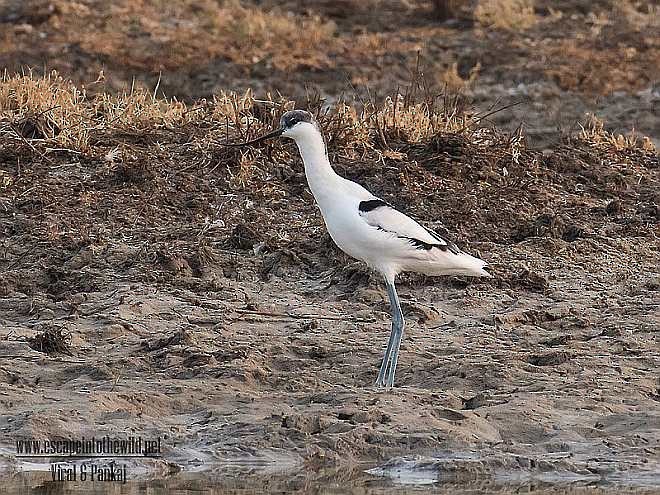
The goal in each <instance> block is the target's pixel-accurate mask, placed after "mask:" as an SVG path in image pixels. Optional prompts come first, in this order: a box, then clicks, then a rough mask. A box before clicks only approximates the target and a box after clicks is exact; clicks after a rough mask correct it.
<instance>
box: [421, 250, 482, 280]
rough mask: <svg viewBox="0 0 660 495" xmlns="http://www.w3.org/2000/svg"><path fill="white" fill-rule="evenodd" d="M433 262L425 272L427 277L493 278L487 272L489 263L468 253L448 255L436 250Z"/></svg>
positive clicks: (427, 266) (423, 271) (426, 267)
mask: <svg viewBox="0 0 660 495" xmlns="http://www.w3.org/2000/svg"><path fill="white" fill-rule="evenodd" d="M435 251H436V253H434V254H435V256H434V259H433V261H432V262H431V263H430V264H427V265H426V266H425V267H424V268H425V269H423V270H419V271H421V272H422V273H426V274H427V275H466V276H469V277H485V278H492V275H491V274H490V273H488V272H487V271H486V268H487V266H488V265H487V263H486V262H485V261H483V260H480V259H479V258H475V257H474V256H471V255H469V254H467V253H464V252H462V251H461V252H460V253H459V254H454V253H447V252H443V251H440V250H435Z"/></svg>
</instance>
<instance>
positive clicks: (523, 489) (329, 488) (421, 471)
mask: <svg viewBox="0 0 660 495" xmlns="http://www.w3.org/2000/svg"><path fill="white" fill-rule="evenodd" d="M24 467H25V468H27V470H24V471H21V472H11V473H10V472H5V473H4V475H3V479H4V481H3V483H2V484H1V485H0V488H1V489H0V492H2V493H16V494H21V495H32V494H80V493H93V494H114V495H116V494H160V493H174V494H180V495H184V494H185V495H187V494H191V495H192V494H252V493H264V494H281V493H297V494H320V493H328V494H356V495H358V494H359V495H369V494H374V495H375V494H383V495H388V494H426V493H429V494H457V495H468V494H470V495H481V494H500V495H509V494H520V493H534V494H536V495H551V494H575V495H577V494H589V495H591V494H594V495H596V494H597V495H610V494H612V495H613V494H619V493H624V494H635V495H651V494H660V473H654V472H650V473H646V474H644V475H639V474H638V475H629V474H626V473H625V472H624V473H617V474H616V475H612V476H609V477H607V478H603V477H599V476H597V475H583V476H580V475H575V473H563V472H547V473H542V474H541V475H539V474H531V473H521V472H512V473H506V472H504V473H495V474H493V475H491V476H485V477H470V478H465V477H463V478H462V477H460V476H449V475H442V474H440V473H439V472H438V471H437V470H434V469H431V468H429V467H428V466H427V467H423V466H422V467H420V466H419V465H417V464H414V463H410V464H406V463H398V464H397V465H395V466H392V465H387V464H386V465H384V466H379V467H369V466H355V467H354V468H352V469H351V468H346V469H339V470H337V469H332V470H318V471H312V470H308V471H300V472H298V473H296V474H292V473H291V472H288V473H272V472H271V473H269V474H264V473H263V470H261V469H256V470H255V469H254V466H248V465H245V466H242V468H238V467H237V466H234V469H230V470H227V469H226V467H223V468H222V469H219V470H216V471H213V470H212V471H205V472H198V473H191V472H180V473H177V474H174V475H166V474H163V475H162V477H158V476H160V475H158V476H155V475H154V473H152V472H151V473H150V472H148V471H145V470H142V471H141V472H139V473H138V472H137V471H135V470H134V476H135V477H143V479H141V480H137V481H131V480H130V479H129V480H128V481H127V482H126V483H120V482H90V481H86V482H82V481H79V480H78V481H75V482H72V481H53V480H52V476H51V474H50V472H49V471H43V470H37V471H35V470H33V469H34V468H35V467H36V466H24ZM133 467H136V466H133ZM41 468H43V466H41ZM149 477H153V478H152V479H149Z"/></svg>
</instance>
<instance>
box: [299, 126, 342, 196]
mask: <svg viewBox="0 0 660 495" xmlns="http://www.w3.org/2000/svg"><path fill="white" fill-rule="evenodd" d="M305 127H306V128H305V129H304V130H302V129H301V132H299V133H297V135H296V136H295V140H296V144H297V145H298V149H299V150H300V156H302V159H303V163H304V164H305V176H306V177H307V183H308V184H309V188H310V189H311V191H312V194H313V195H314V198H315V199H316V202H317V203H318V204H319V206H321V208H322V209H323V207H324V206H325V205H326V204H328V202H330V201H332V199H331V197H330V195H331V193H332V191H334V190H336V184H337V181H338V180H340V177H339V176H338V175H337V174H336V173H335V171H334V170H332V167H331V166H330V160H328V154H327V152H326V148H325V143H324V142H323V136H322V135H321V133H320V132H319V130H318V129H317V128H316V127H314V126H311V125H309V126H305Z"/></svg>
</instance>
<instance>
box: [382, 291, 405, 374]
mask: <svg viewBox="0 0 660 495" xmlns="http://www.w3.org/2000/svg"><path fill="white" fill-rule="evenodd" d="M385 283H386V285H387V294H388V295H389V298H390V307H391V311H392V331H391V333H390V340H389V342H388V344H387V349H386V350H385V355H384V356H383V363H382V365H381V367H380V372H379V373H378V379H377V380H376V386H381V387H383V386H387V387H393V386H394V374H395V373H396V365H397V362H398V360H399V348H400V346H401V339H402V338H403V329H404V327H405V321H404V319H403V313H402V312H401V304H400V303H399V296H398V295H397V293H396V289H395V287H394V281H390V280H387V279H386V280H385Z"/></svg>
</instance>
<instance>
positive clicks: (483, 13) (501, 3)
mask: <svg viewBox="0 0 660 495" xmlns="http://www.w3.org/2000/svg"><path fill="white" fill-rule="evenodd" d="M474 17H475V19H476V21H477V22H478V23H479V24H481V25H482V26H483V27H487V28H495V29H502V30H505V31H523V30H525V29H528V28H530V27H532V26H533V25H534V24H536V22H537V17H536V14H535V13H534V0H479V3H478V4H477V7H476V8H475V10H474Z"/></svg>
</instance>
